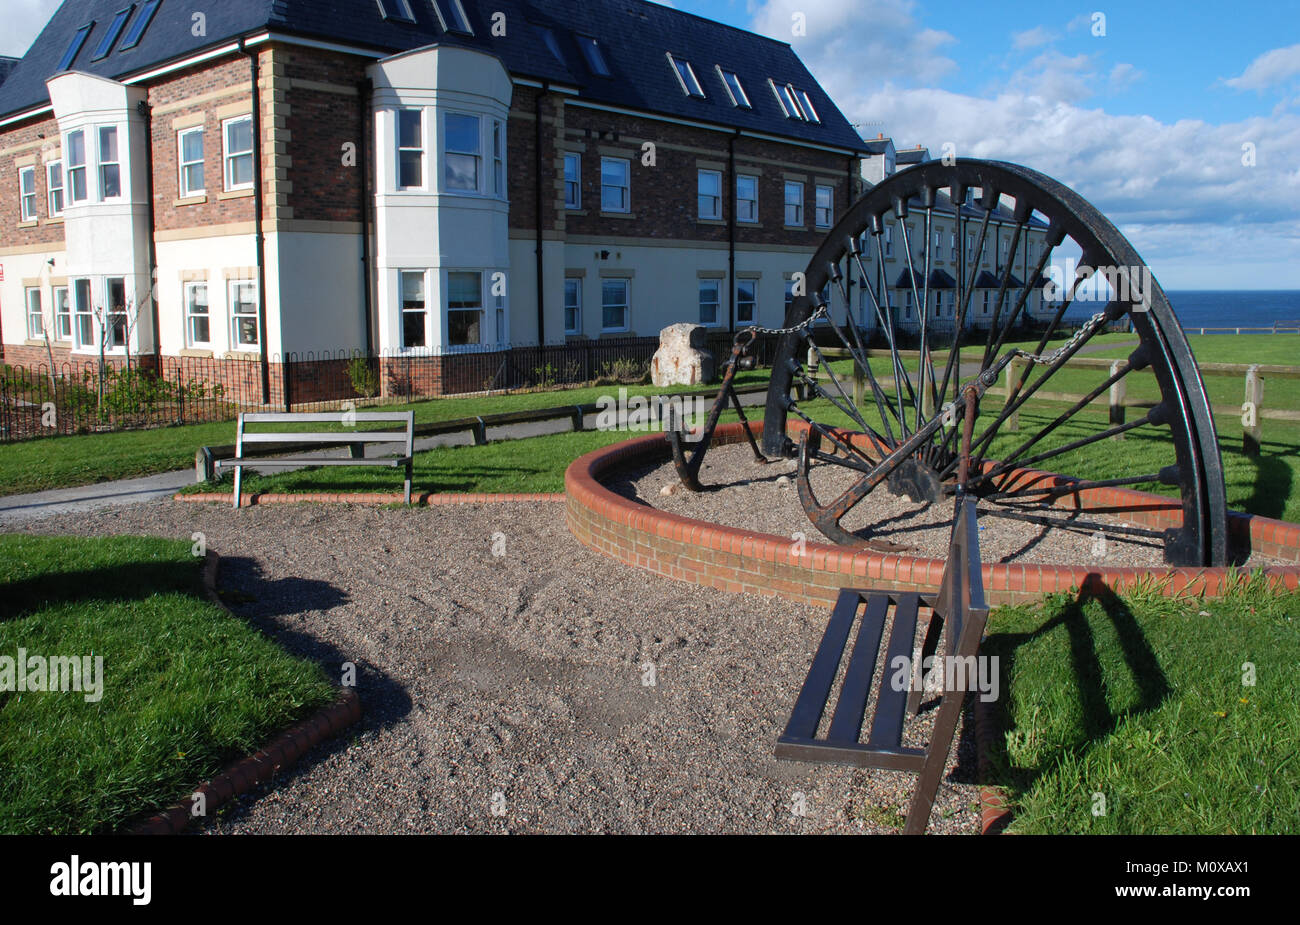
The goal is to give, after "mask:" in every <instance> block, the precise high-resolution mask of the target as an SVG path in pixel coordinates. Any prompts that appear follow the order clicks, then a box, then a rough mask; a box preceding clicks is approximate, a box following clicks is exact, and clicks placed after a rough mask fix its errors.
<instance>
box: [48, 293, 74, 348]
mask: <svg viewBox="0 0 1300 925" xmlns="http://www.w3.org/2000/svg"><path fill="white" fill-rule="evenodd" d="M60 294H62V298H60ZM51 295H52V296H53V301H54V304H53V305H52V306H50V308H51V312H52V313H53V315H54V339H55V340H56V341H59V342H61V343H67V342H68V341H70V340H72V302H71V299H72V293H71V292H69V291H68V287H67V286H54V287H53V288H52V289H51ZM60 307H62V311H60ZM65 321H66V322H67V333H66V334H65V333H64V325H63V322H65Z"/></svg>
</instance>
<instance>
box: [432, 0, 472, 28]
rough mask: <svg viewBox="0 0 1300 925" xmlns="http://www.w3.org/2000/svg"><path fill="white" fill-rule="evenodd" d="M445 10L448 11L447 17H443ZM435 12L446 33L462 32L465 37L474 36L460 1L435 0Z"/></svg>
mask: <svg viewBox="0 0 1300 925" xmlns="http://www.w3.org/2000/svg"><path fill="white" fill-rule="evenodd" d="M444 10H446V15H445V16H444V15H443V11H444ZM433 11H434V12H435V13H437V14H438V22H439V23H440V24H441V25H442V28H443V31H444V32H462V33H464V34H465V35H473V34H474V30H473V29H471V28H470V25H469V19H468V18H467V17H466V16H465V8H464V7H463V6H461V4H460V0H434V2H433Z"/></svg>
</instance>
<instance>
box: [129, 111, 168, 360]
mask: <svg viewBox="0 0 1300 925" xmlns="http://www.w3.org/2000/svg"><path fill="white" fill-rule="evenodd" d="M136 112H138V113H139V114H140V116H141V117H142V118H143V119H144V139H145V145H144V170H145V195H146V196H148V197H149V204H148V207H147V209H146V212H145V216H146V221H147V222H148V228H149V320H150V323H151V324H152V325H153V352H154V357H155V360H156V362H157V363H158V369H157V370H156V372H158V373H160V374H161V372H162V331H161V329H160V328H159V322H158V297H157V295H156V294H155V293H156V291H157V287H158V280H157V276H158V244H157V242H156V241H155V240H154V233H155V231H156V228H155V225H154V222H155V219H154V208H153V109H152V108H151V107H150V106H149V101H148V100H141V101H140V102H139V103H137V104H136ZM136 336H137V337H139V335H138V334H137V335H136ZM129 356H130V354H129V352H128V357H129Z"/></svg>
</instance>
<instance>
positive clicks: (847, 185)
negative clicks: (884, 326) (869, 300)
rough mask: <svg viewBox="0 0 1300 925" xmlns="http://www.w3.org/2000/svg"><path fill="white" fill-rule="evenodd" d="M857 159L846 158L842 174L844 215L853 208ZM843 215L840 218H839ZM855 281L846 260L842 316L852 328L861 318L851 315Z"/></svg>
mask: <svg viewBox="0 0 1300 925" xmlns="http://www.w3.org/2000/svg"><path fill="white" fill-rule="evenodd" d="M857 166H858V159H857V158H856V157H854V156H853V155H851V154H850V155H849V157H848V166H847V167H846V168H845V174H844V181H845V182H844V215H848V214H849V209H852V208H853V178H854V177H855V176H856V174H857ZM842 217H843V215H842V216H841V218H842ZM854 282H856V280H855V279H854V278H853V267H852V266H851V265H850V264H849V262H848V261H847V260H845V261H844V291H845V292H846V293H848V296H849V304H848V305H846V306H844V315H845V317H846V318H852V319H853V326H854V327H857V328H860V327H862V318H861V317H859V316H858V315H855V314H854V313H853V284H854Z"/></svg>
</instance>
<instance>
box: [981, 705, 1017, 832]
mask: <svg viewBox="0 0 1300 925" xmlns="http://www.w3.org/2000/svg"><path fill="white" fill-rule="evenodd" d="M992 709H993V708H992V706H990V705H989V704H988V703H986V702H985V701H984V700H982V699H981V698H979V697H976V698H975V703H974V705H973V706H972V708H971V712H972V713H974V715H975V765H976V773H977V774H978V775H979V779H980V781H981V783H980V785H979V788H980V834H981V835H1000V834H1001V833H1002V830H1003V829H1005V828H1006V827H1007V824H1008V823H1010V822H1011V805H1010V800H1008V798H1007V794H1006V790H1005V789H1003V788H1002V787H999V786H998V785H996V784H991V783H988V781H989V779H990V778H991V776H992V770H991V766H992V764H991V762H990V761H989V748H990V746H991V745H992V742H990V740H989V735H990V732H991V730H990V728H989V727H990V724H991V723H992V717H991V716H990V715H989V711H990V710H992Z"/></svg>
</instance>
